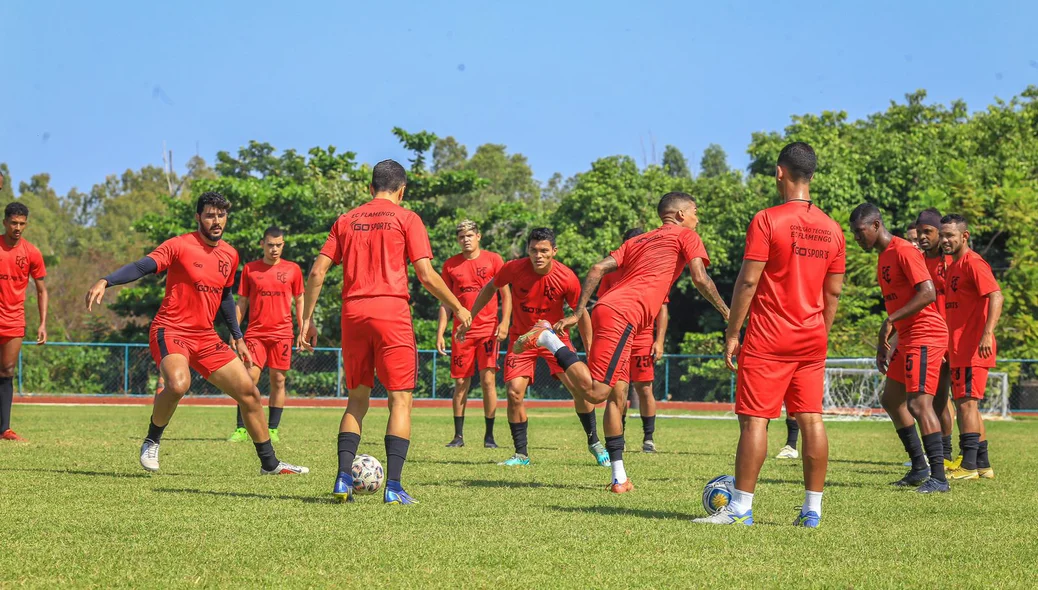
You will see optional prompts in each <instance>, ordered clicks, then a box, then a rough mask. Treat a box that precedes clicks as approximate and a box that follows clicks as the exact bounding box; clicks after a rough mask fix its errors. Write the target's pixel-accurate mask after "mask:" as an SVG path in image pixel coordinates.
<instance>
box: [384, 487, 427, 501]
mask: <svg viewBox="0 0 1038 590" xmlns="http://www.w3.org/2000/svg"><path fill="white" fill-rule="evenodd" d="M397 487H399V486H397ZM382 499H383V500H384V501H385V503H386V504H417V503H418V500H415V499H414V498H412V497H411V496H410V494H408V493H407V492H405V491H404V488H400V489H399V490H395V491H394V490H391V489H389V486H386V493H385V495H384V496H383V498H382Z"/></svg>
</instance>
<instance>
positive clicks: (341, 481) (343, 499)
mask: <svg viewBox="0 0 1038 590" xmlns="http://www.w3.org/2000/svg"><path fill="white" fill-rule="evenodd" d="M332 495H333V496H335V499H336V501H338V502H339V503H340V504H346V503H351V504H352V503H353V475H352V474H350V473H346V472H345V471H340V472H339V475H337V476H336V477H335V487H333V488H332Z"/></svg>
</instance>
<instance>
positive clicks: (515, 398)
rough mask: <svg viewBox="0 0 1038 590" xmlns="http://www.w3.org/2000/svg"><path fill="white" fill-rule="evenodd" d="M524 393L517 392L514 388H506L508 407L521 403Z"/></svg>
mask: <svg viewBox="0 0 1038 590" xmlns="http://www.w3.org/2000/svg"><path fill="white" fill-rule="evenodd" d="M524 393H525V392H523V391H521V390H519V389H518V388H516V387H509V388H508V403H509V405H514V404H521V403H523V395H524Z"/></svg>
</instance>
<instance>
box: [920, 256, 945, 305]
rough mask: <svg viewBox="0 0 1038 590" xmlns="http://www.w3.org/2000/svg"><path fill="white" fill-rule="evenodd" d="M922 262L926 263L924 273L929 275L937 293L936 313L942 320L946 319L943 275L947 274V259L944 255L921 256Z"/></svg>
mask: <svg viewBox="0 0 1038 590" xmlns="http://www.w3.org/2000/svg"><path fill="white" fill-rule="evenodd" d="M923 260H924V261H925V262H926V271H927V272H929V273H930V280H931V281H933V288H934V290H935V291H937V301H936V302H934V304H935V305H936V306H937V313H939V314H941V317H942V318H946V319H947V317H948V315H947V314H946V313H945V303H944V302H945V298H946V297H947V295H946V294H945V292H946V287H945V280H944V278H945V275H946V274H947V273H948V257H947V256H945V255H944V254H941V255H940V256H933V257H931V256H927V255H926V254H925V253H924V254H923Z"/></svg>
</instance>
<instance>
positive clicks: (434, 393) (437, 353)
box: [432, 350, 440, 399]
mask: <svg viewBox="0 0 1038 590" xmlns="http://www.w3.org/2000/svg"><path fill="white" fill-rule="evenodd" d="M439 356H440V351H438V350H434V351H433V369H432V371H433V374H432V397H433V399H436V359H437V357H439Z"/></svg>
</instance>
